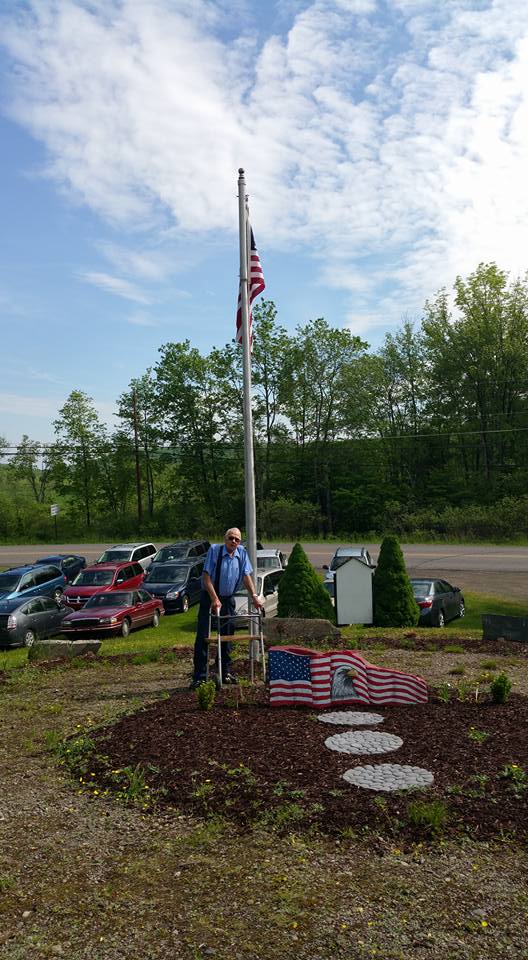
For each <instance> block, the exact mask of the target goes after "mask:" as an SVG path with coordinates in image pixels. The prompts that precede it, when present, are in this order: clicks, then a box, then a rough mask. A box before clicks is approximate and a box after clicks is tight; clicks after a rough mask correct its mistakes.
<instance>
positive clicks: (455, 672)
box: [449, 663, 466, 677]
mask: <svg viewBox="0 0 528 960" xmlns="http://www.w3.org/2000/svg"><path fill="white" fill-rule="evenodd" d="M465 672H466V668H465V666H464V665H463V664H462V663H457V664H455V666H454V667H451V670H450V671H449V673H450V674H451V675H452V676H453V677H461V676H463V675H464V673H465Z"/></svg>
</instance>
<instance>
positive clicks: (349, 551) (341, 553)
mask: <svg viewBox="0 0 528 960" xmlns="http://www.w3.org/2000/svg"><path fill="white" fill-rule="evenodd" d="M350 557H355V558H356V559H357V560H361V561H362V562H363V563H366V564H367V566H369V567H375V566H376V564H375V563H373V560H372V557H371V556H370V553H369V552H368V550H367V548H366V547H337V550H336V552H335V553H334V556H333V557H332V559H331V561H330V566H328V564H326V563H325V564H324V565H323V570H326V574H325V578H324V580H323V587H324V588H325V590H328V593H329V594H330V596H331V597H333V596H334V593H335V572H336V570H337V569H338V567H341V566H342V565H343V564H344V563H346V562H347V560H348V559H349V558H350Z"/></svg>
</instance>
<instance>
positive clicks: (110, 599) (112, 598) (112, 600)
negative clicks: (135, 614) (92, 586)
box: [84, 593, 134, 610]
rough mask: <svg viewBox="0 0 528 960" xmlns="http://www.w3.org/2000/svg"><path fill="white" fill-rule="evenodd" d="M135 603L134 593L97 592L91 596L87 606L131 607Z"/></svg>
mask: <svg viewBox="0 0 528 960" xmlns="http://www.w3.org/2000/svg"><path fill="white" fill-rule="evenodd" d="M133 604H134V594H133V593H103V594H100V593H96V594H95V596H94V597H90V599H89V600H88V603H87V604H86V606H85V608H84V609H85V610H86V607H131V606H133Z"/></svg>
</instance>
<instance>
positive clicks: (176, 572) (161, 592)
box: [143, 557, 204, 613]
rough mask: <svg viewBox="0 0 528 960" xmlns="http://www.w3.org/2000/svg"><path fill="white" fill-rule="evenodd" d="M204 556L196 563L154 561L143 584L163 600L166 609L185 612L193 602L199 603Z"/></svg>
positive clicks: (154, 595) (186, 561)
mask: <svg viewBox="0 0 528 960" xmlns="http://www.w3.org/2000/svg"><path fill="white" fill-rule="evenodd" d="M203 565H204V561H203V557H202V559H201V560H197V561H195V562H194V563H189V561H188V560H183V561H181V562H180V563H153V564H152V566H151V568H150V570H149V572H148V573H147V575H146V577H145V579H144V581H143V586H144V587H145V589H146V590H148V591H149V593H151V594H152V596H153V597H159V599H160V600H163V605H164V607H165V610H166V611H167V612H168V611H169V610H179V611H180V612H181V613H185V611H186V610H188V609H189V607H190V605H191V604H192V603H198V600H199V599H200V590H201V589H202V570H203Z"/></svg>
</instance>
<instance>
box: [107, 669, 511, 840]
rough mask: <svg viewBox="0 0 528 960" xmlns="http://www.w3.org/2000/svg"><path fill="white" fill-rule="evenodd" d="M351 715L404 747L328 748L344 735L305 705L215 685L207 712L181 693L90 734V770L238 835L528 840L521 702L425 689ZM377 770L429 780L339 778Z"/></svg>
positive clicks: (110, 783)
mask: <svg viewBox="0 0 528 960" xmlns="http://www.w3.org/2000/svg"><path fill="white" fill-rule="evenodd" d="M343 709H345V708H343ZM346 709H353V708H350V707H347V708H346ZM357 709H358V710H375V712H377V713H381V714H382V715H383V717H384V722H383V724H381V725H378V726H377V728H376V729H378V730H383V731H384V732H386V733H393V734H396V735H397V736H399V737H402V738H403V746H402V747H400V748H399V749H398V750H396V751H394V752H391V753H385V754H382V755H378V756H365V757H357V756H351V755H344V754H340V753H336V752H334V751H331V750H329V749H328V748H327V747H325V743H324V741H325V739H326V738H327V737H329V736H331V735H332V734H334V733H338V732H342V731H344V730H345V729H348V728H346V727H336V726H330V725H329V724H325V723H321V722H319V721H318V720H317V719H316V713H315V712H314V711H313V710H312V709H307V708H296V709H283V708H276V707H271V706H270V705H269V701H268V692H267V689H266V688H265V687H264V686H262V685H260V686H259V685H257V686H255V687H248V686H247V685H244V686H243V687H224V689H223V690H222V691H221V692H219V693H218V694H217V698H216V702H215V704H214V706H213V708H212V709H211V710H210V711H203V710H200V709H199V708H198V704H197V698H196V695H195V694H194V693H191V692H187V691H181V692H176V693H175V694H173V695H172V696H171V697H169V698H168V699H166V700H161V701H158V702H156V703H155V704H152V705H150V706H148V707H145V708H143V709H141V710H139V711H138V712H137V713H135V714H133V715H129V716H126V717H124V718H123V719H122V720H120V721H119V722H117V723H115V724H113V725H112V726H111V727H108V728H105V729H100V730H97V731H94V732H91V733H90V736H91V737H92V738H93V739H94V740H95V742H96V756H95V757H93V758H91V760H90V766H89V770H90V771H91V772H92V773H95V778H92V779H94V780H95V781H96V782H97V787H98V789H99V790H100V789H101V788H103V789H104V788H107V789H109V790H110V791H111V790H112V789H117V787H116V784H117V783H118V782H119V784H120V789H121V790H122V788H123V782H124V780H123V772H122V771H123V769H124V768H126V769H128V770H129V771H130V770H132V769H134V768H136V767H138V765H139V767H138V769H140V770H142V771H143V772H144V775H145V781H146V784H147V786H148V788H149V789H148V790H145V791H144V793H143V794H142V800H143V803H144V805H145V806H150V808H151V809H154V808H158V809H159V805H164V804H170V805H172V806H175V807H177V808H179V809H180V810H181V812H182V813H186V814H191V815H195V816H196V815H198V816H221V817H224V818H228V819H230V820H232V821H233V823H234V824H236V825H237V829H244V827H246V826H248V825H249V824H252V823H255V822H260V823H264V824H266V825H268V826H270V827H272V828H274V829H282V828H284V829H296V830H306V829H317V830H319V831H323V832H325V833H329V834H334V835H335V834H339V833H342V832H343V831H346V830H349V831H350V832H352V833H354V834H369V835H374V836H394V837H395V836H398V837H399V838H400V839H404V838H406V837H407V838H409V839H412V840H415V839H417V838H419V839H423V838H424V837H425V838H427V837H431V836H435V835H438V836H439V835H441V836H446V835H451V836H453V835H460V834H461V833H466V834H468V835H470V836H471V837H473V838H491V837H497V836H501V837H504V836H517V837H526V835H527V829H526V828H527V816H528V814H527V807H528V804H527V799H528V773H527V771H528V737H527V730H528V698H526V697H523V696H520V695H511V696H510V697H509V699H508V700H507V702H506V703H505V704H503V705H494V704H492V703H491V701H490V700H485V699H483V700H479V701H478V702H476V701H475V700H474V699H472V700H467V701H464V702H460V701H458V700H455V699H452V700H451V701H450V702H448V703H444V702H442V701H441V700H440V699H439V698H437V697H435V695H434V693H433V692H431V699H430V701H429V702H428V703H426V704H420V705H416V706H384V707H365V705H361V704H358V705H357ZM103 756H104V758H105V759H102V758H103ZM378 763H397V764H409V765H412V766H418V767H424V768H425V769H427V770H430V771H431V772H432V773H433V774H434V784H433V786H432V787H431V788H429V789H427V790H422V791H416V790H411V791H403V792H399V793H397V794H394V793H376V792H374V791H372V790H365V789H362V788H360V787H355V786H350V785H348V784H347V783H346V782H345V781H344V780H343V779H342V774H343V773H344V772H345V771H346V770H349V769H351V768H352V767H355V766H358V765H362V764H378ZM116 771H118V772H117V774H116ZM121 795H122V794H121ZM151 795H152V796H155V797H156V801H155V803H154V804H152V805H150V802H149V801H148V799H147V798H148V797H149V796H151ZM136 799H137V798H136Z"/></svg>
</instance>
